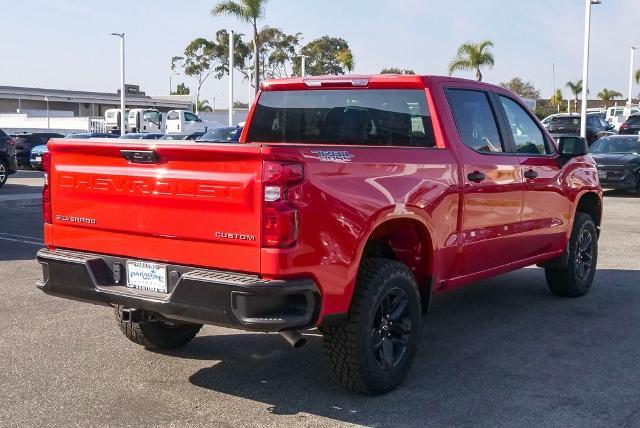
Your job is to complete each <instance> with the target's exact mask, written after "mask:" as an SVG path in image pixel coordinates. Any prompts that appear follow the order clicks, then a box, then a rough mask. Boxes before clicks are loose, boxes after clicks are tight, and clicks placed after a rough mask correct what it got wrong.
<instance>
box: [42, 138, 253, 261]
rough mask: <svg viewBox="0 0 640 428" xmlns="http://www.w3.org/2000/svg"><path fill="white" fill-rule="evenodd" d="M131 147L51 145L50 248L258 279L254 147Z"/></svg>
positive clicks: (56, 142)
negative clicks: (252, 275)
mask: <svg viewBox="0 0 640 428" xmlns="http://www.w3.org/2000/svg"><path fill="white" fill-rule="evenodd" d="M132 141H133V140H131V141H126V140H122V141H119V140H115V141H114V140H99V139H93V140H91V141H90V142H89V141H80V140H52V143H51V144H50V150H51V152H52V170H51V173H50V183H51V191H52V201H53V202H52V210H53V226H51V228H52V233H50V234H48V235H47V236H48V239H47V245H52V246H55V247H60V248H69V249H75V250H81V251H88V252H95V253H105V254H111V255H119V256H125V257H130V258H133V259H145V260H155V261H165V262H172V263H176V264H186V265H196V266H204V267H211V268H220V269H230V270H237V271H246V272H258V271H259V267H260V265H259V260H260V232H261V218H262V217H261V216H262V214H261V202H260V196H261V192H260V186H261V171H262V160H261V154H260V147H259V146H256V145H242V146H240V145H217V144H206V143H197V144H196V143H187V142H180V143H178V144H176V143H174V142H169V141H168V142H159V141H153V142H150V143H148V145H147V144H146V143H145V140H137V141H135V142H132ZM145 156H147V157H146V158H145ZM154 156H155V157H156V158H155V160H154V159H152V158H153V157H154ZM136 159H138V160H140V159H142V160H143V161H147V160H151V161H152V163H138V160H136Z"/></svg>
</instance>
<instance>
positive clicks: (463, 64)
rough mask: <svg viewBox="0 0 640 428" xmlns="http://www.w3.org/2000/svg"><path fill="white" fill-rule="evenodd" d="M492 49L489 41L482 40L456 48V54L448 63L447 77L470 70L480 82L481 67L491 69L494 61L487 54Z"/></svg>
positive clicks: (491, 55)
mask: <svg viewBox="0 0 640 428" xmlns="http://www.w3.org/2000/svg"><path fill="white" fill-rule="evenodd" d="M492 47H493V42H492V41H491V40H484V41H482V42H480V43H465V44H463V45H461V46H460V47H459V48H458V54H457V55H456V57H455V58H453V60H452V61H451V62H450V63H449V76H451V75H452V74H453V73H454V72H456V71H462V70H472V71H474V70H475V72H476V80H478V81H479V82H480V81H482V72H481V71H480V68H482V67H489V68H491V67H493V65H494V64H495V59H494V58H493V54H492V53H491V52H489V48H492Z"/></svg>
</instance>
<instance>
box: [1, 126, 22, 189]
mask: <svg viewBox="0 0 640 428" xmlns="http://www.w3.org/2000/svg"><path fill="white" fill-rule="evenodd" d="M16 171H18V163H17V161H16V142H15V141H14V140H13V138H11V137H9V136H8V135H7V134H6V133H5V132H4V131H3V130H2V129H0V187H2V186H4V183H6V182H7V178H9V176H10V175H11V174H15V173H16Z"/></svg>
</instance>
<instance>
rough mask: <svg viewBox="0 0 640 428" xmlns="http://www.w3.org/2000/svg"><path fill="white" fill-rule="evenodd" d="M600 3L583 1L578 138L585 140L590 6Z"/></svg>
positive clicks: (594, 0) (599, 2) (598, 0)
mask: <svg viewBox="0 0 640 428" xmlns="http://www.w3.org/2000/svg"><path fill="white" fill-rule="evenodd" d="M601 3H602V1H601V0H585V12H584V52H583V59H582V111H581V114H580V136H581V137H582V138H587V89H588V88H589V38H590V37H589V36H590V33H591V5H594V4H601Z"/></svg>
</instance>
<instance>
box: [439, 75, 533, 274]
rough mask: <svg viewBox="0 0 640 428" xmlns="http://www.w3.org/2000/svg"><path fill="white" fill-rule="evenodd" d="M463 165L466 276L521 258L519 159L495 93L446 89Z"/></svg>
mask: <svg viewBox="0 0 640 428" xmlns="http://www.w3.org/2000/svg"><path fill="white" fill-rule="evenodd" d="M446 94H447V98H448V100H449V105H450V107H451V111H452V113H453V118H454V121H455V124H456V127H457V129H458V134H459V138H460V144H458V147H460V155H461V158H462V163H463V169H464V171H463V180H464V189H463V213H462V217H463V218H462V234H463V244H464V247H463V268H462V271H461V274H462V275H463V276H466V275H471V274H475V273H480V272H482V271H486V270H490V269H493V268H497V267H500V266H503V265H505V264H509V263H512V262H515V261H517V260H519V259H520V258H521V253H520V251H519V247H520V244H519V242H518V237H517V233H518V232H519V223H520V216H521V210H522V193H523V189H522V185H523V179H522V174H521V168H520V160H519V158H518V157H517V156H514V155H513V154H512V153H509V152H508V145H507V143H506V140H505V136H503V135H501V132H500V126H499V122H498V114H497V111H496V110H495V106H494V105H493V104H492V99H491V95H490V93H488V92H485V91H482V90H470V89H463V88H454V87H450V88H448V89H447V90H446Z"/></svg>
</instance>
